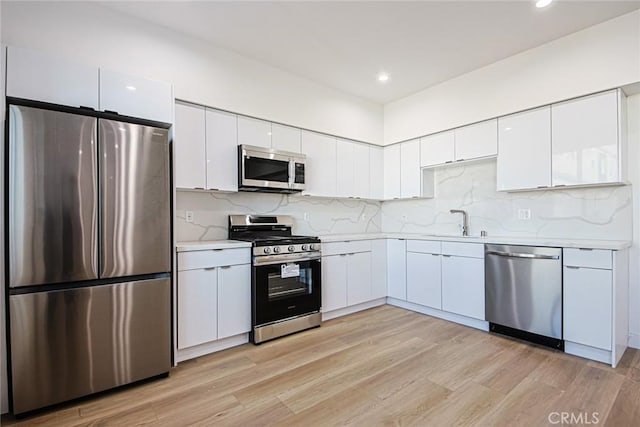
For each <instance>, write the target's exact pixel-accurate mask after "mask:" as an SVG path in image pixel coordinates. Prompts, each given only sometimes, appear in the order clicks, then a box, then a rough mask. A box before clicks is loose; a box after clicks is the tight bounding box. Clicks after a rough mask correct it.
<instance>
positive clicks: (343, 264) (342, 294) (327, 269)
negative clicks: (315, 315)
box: [322, 254, 347, 313]
mask: <svg viewBox="0 0 640 427" xmlns="http://www.w3.org/2000/svg"><path fill="white" fill-rule="evenodd" d="M346 306H347V255H346V254H341V255H331V256H323V257H322V311H323V312H325V313H327V312H329V311H333V310H337V309H339V308H345V307H346Z"/></svg>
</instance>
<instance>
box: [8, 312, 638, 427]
mask: <svg viewBox="0 0 640 427" xmlns="http://www.w3.org/2000/svg"><path fill="white" fill-rule="evenodd" d="M562 413H566V414H567V415H564V416H565V417H566V418H565V421H566V423H565V424H564V425H568V424H569V422H572V423H571V424H572V425H579V423H578V422H577V421H583V422H582V424H583V425H601V426H614V427H620V426H639V425H640V351H637V350H632V349H629V350H627V352H626V354H625V356H624V358H623V359H622V362H621V364H620V366H618V368H616V369H612V368H610V367H607V366H606V365H604V364H601V363H597V362H590V361H587V360H585V359H580V358H577V357H573V356H569V355H565V354H563V353H559V352H555V351H552V350H547V349H543V348H538V347H535V346H533V345H529V344H525V343H521V342H517V341H514V340H511V339H507V338H503V337H500V336H496V335H491V334H488V333H485V332H481V331H477V330H474V329H470V328H467V327H464V326H460V325H456V324H453V323H449V322H446V321H443V320H439V319H435V318H431V317H428V316H424V315H421V314H417V313H413V312H410V311H406V310H403V309H400V308H396V307H391V306H382V307H378V308H375V309H371V310H367V311H364V312H360V313H356V314H353V315H351V316H347V317H343V318H340V319H335V320H332V321H329V322H326V323H324V324H323V326H322V327H321V328H319V329H314V330H310V331H306V332H303V333H299V334H296V335H292V336H289V337H286V338H283V339H280V340H276V341H272V342H269V343H265V344H263V345H261V346H253V345H250V344H247V345H243V346H240V347H236V348H233V349H230V350H227V351H223V352H220V353H216V354H213V355H209V356H205V357H201V358H199V359H195V360H192V361H188V362H184V363H181V364H180V365H179V366H178V367H177V368H175V369H173V370H172V371H171V375H170V377H169V378H167V379H161V380H157V381H153V382H149V383H145V384H141V385H138V386H134V387H127V388H124V389H121V390H117V391H114V392H110V393H107V394H104V395H101V396H98V397H95V398H90V399H85V400H82V401H79V402H76V403H71V404H67V405H64V406H61V407H58V408H57V409H55V410H51V411H49V412H46V413H42V414H39V415H36V416H33V417H30V418H28V419H25V420H20V421H19V422H16V421H15V420H13V419H12V418H10V417H4V418H3V419H2V424H3V425H55V426H75V425H100V426H107V425H117V426H133V425H153V426H155V425H159V426H186V425H199V426H207V425H221V426H227V425H230V426H232V425H237V426H254V425H277V426H316V425H320V426H332V425H343V424H352V425H361V426H372V425H416V426H454V425H477V426H494V425H495V426H538V425H563V424H561V421H562V418H561V417H562V416H563V414H562ZM571 416H573V418H570V417H571ZM596 421H597V422H596Z"/></svg>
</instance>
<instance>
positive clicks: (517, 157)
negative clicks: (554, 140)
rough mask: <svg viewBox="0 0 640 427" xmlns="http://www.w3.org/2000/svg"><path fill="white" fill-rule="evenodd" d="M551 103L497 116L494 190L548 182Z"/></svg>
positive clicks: (515, 188)
mask: <svg viewBox="0 0 640 427" xmlns="http://www.w3.org/2000/svg"><path fill="white" fill-rule="evenodd" d="M550 159H551V107H550V106H546V107H542V108H537V109H535V110H529V111H524V112H522V113H517V114H512V115H510V116H505V117H500V118H499V119H498V161H497V188H498V191H508V190H520V189H533V188H541V187H549V186H550V185H551V164H550V161H549V160H550Z"/></svg>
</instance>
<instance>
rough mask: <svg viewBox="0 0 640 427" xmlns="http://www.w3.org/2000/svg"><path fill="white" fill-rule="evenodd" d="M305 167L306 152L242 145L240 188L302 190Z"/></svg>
mask: <svg viewBox="0 0 640 427" xmlns="http://www.w3.org/2000/svg"><path fill="white" fill-rule="evenodd" d="M304 167H305V155H304V154H300V153H290V152H288V151H279V150H273V149H271V148H264V147H255V146H253V145H239V146H238V190H240V191H264V192H269V193H295V192H298V191H302V190H304Z"/></svg>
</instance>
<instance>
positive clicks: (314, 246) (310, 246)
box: [309, 243, 318, 251]
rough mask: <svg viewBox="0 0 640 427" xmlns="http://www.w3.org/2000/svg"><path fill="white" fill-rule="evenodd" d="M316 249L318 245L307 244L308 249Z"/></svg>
mask: <svg viewBox="0 0 640 427" xmlns="http://www.w3.org/2000/svg"><path fill="white" fill-rule="evenodd" d="M316 249H318V247H317V246H316V245H314V244H313V243H312V244H310V245H309V250H310V251H315V250H316Z"/></svg>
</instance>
